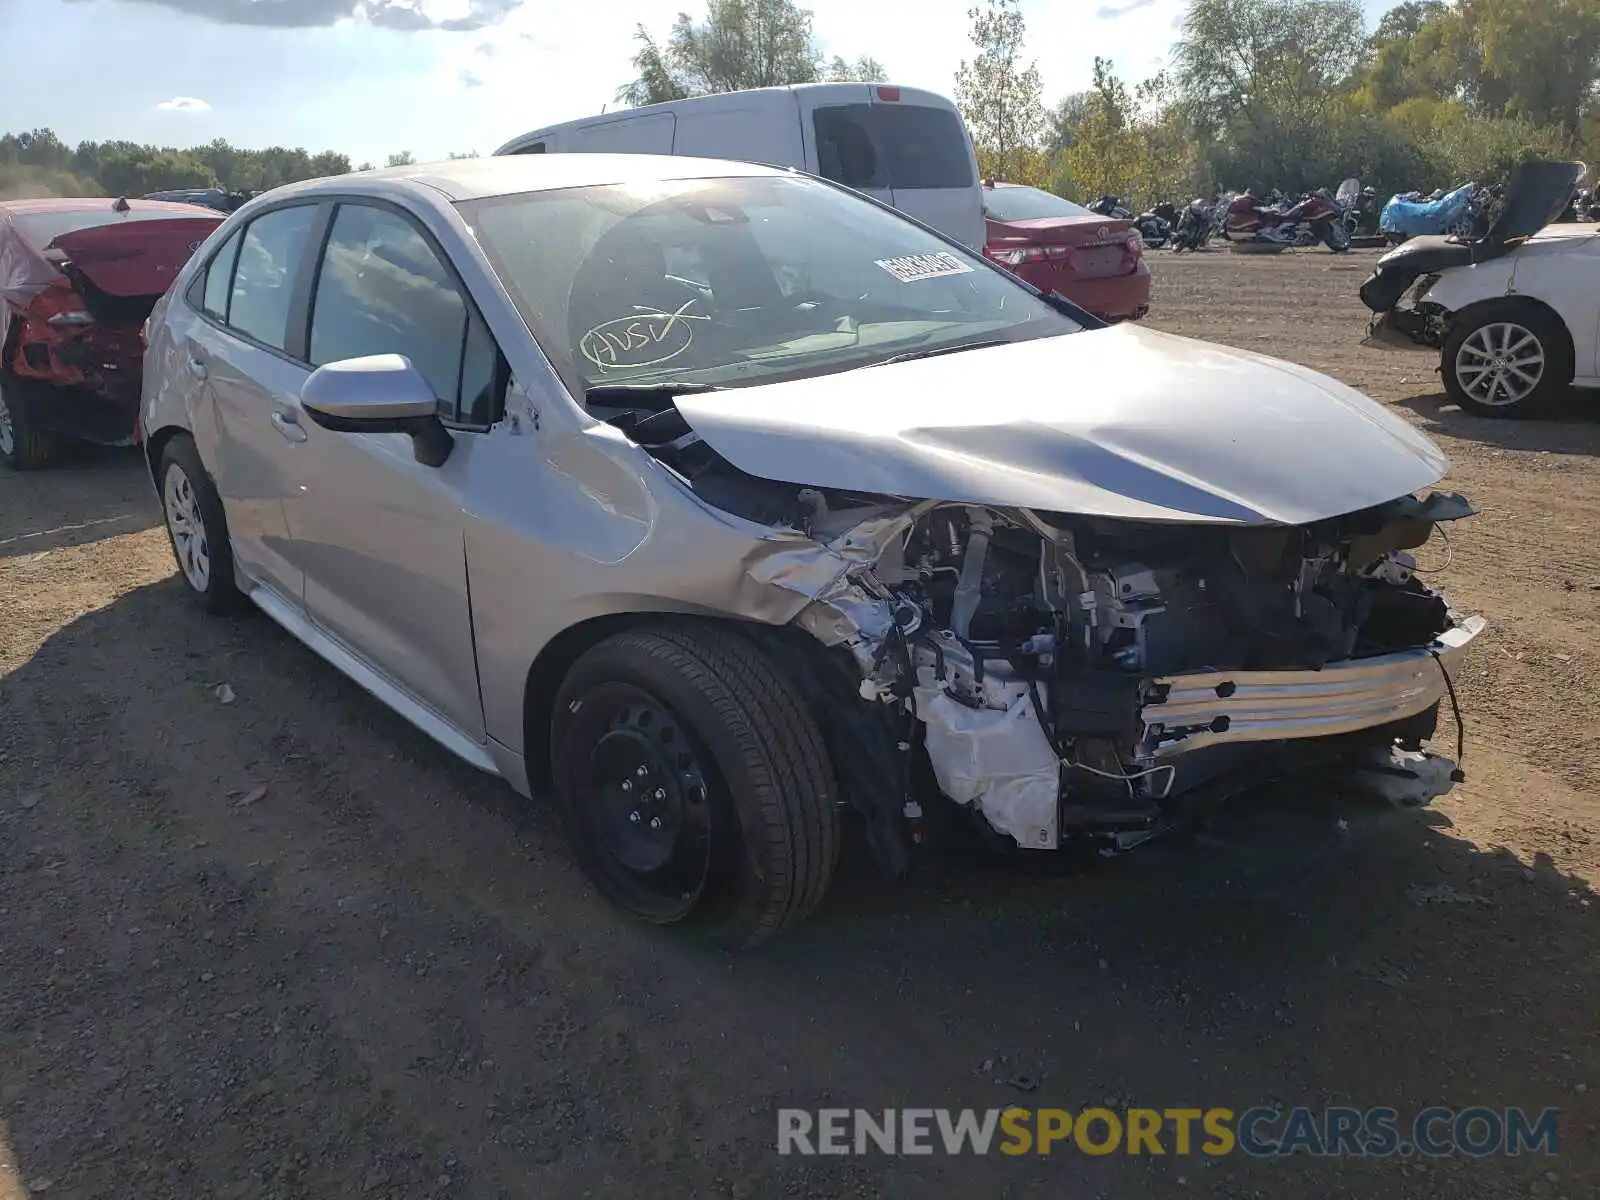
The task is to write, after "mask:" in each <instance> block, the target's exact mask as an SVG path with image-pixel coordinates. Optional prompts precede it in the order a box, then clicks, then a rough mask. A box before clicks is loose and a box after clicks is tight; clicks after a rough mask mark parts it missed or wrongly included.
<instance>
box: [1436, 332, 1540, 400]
mask: <svg viewBox="0 0 1600 1200" xmlns="http://www.w3.org/2000/svg"><path fill="white" fill-rule="evenodd" d="M1455 367H1456V378H1457V379H1459V380H1460V381H1461V387H1462V390H1464V391H1465V392H1466V393H1467V395H1469V396H1471V397H1472V398H1473V399H1474V400H1476V401H1477V402H1478V403H1479V404H1484V405H1489V406H1492V407H1496V408H1500V407H1504V406H1506V405H1509V404H1520V403H1521V402H1522V401H1524V400H1526V399H1527V398H1528V397H1529V396H1531V395H1532V394H1533V391H1534V389H1535V388H1537V387H1538V386H1539V381H1540V380H1542V379H1543V378H1544V369H1545V357H1544V346H1543V345H1542V344H1540V342H1539V339H1538V338H1537V337H1535V336H1534V335H1533V333H1532V332H1531V331H1529V330H1528V329H1526V328H1524V327H1523V326H1521V325H1518V324H1517V323H1516V322H1514V321H1493V322H1490V323H1489V324H1487V325H1484V326H1482V327H1481V328H1478V329H1475V330H1473V331H1472V333H1471V334H1469V335H1468V336H1467V339H1466V340H1465V341H1464V342H1462V343H1461V349H1459V350H1457V351H1456V363H1455Z"/></svg>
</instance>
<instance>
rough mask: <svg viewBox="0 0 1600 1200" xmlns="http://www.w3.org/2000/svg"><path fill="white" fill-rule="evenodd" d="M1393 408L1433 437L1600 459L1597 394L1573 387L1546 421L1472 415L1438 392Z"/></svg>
mask: <svg viewBox="0 0 1600 1200" xmlns="http://www.w3.org/2000/svg"><path fill="white" fill-rule="evenodd" d="M1398 403H1399V404H1400V405H1401V406H1402V407H1404V408H1409V409H1410V410H1411V411H1412V412H1414V413H1416V414H1417V415H1418V416H1419V417H1421V418H1422V425H1423V428H1424V429H1426V430H1427V431H1428V432H1429V433H1432V434H1437V435H1443V436H1446V437H1453V438H1461V439H1462V440H1464V441H1471V442H1481V443H1482V444H1483V445H1486V446H1498V447H1500V448H1501V449H1504V450H1532V451H1539V452H1546V453H1550V454H1591V455H1592V454H1600V393H1596V392H1592V391H1581V390H1579V389H1577V388H1574V389H1572V390H1571V391H1569V392H1568V393H1567V395H1566V396H1564V397H1563V398H1562V400H1561V403H1560V404H1559V405H1558V406H1557V408H1556V409H1555V411H1554V412H1553V413H1552V414H1551V416H1550V417H1549V418H1539V419H1525V420H1496V419H1493V418H1488V417H1475V416H1472V415H1471V414H1470V413H1465V412H1462V411H1461V409H1460V408H1458V407H1457V406H1456V403H1455V401H1454V400H1452V399H1450V397H1449V396H1446V395H1445V394H1444V393H1442V392H1437V393H1427V394H1424V395H1420V396H1407V397H1406V398H1405V399H1403V400H1401V401H1399V402H1398Z"/></svg>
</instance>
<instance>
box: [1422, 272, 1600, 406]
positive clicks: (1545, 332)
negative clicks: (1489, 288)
mask: <svg viewBox="0 0 1600 1200" xmlns="http://www.w3.org/2000/svg"><path fill="white" fill-rule="evenodd" d="M1535 360H1536V361H1535ZM1480 366H1482V367H1483V368H1484V369H1483V370H1477V368H1478V367H1480ZM1535 367H1536V368H1537V369H1535ZM1439 371H1440V374H1441V375H1442V376H1443V379H1444V387H1445V391H1446V392H1447V393H1448V394H1449V396H1450V399H1452V400H1454V401H1455V402H1456V403H1457V404H1459V405H1460V406H1461V408H1462V410H1463V411H1464V412H1469V413H1471V414H1472V415H1473V416H1477V417H1503V418H1516V417H1528V416H1537V415H1539V414H1540V413H1543V412H1546V411H1548V410H1549V409H1550V408H1551V407H1552V405H1553V404H1554V403H1555V401H1556V400H1557V399H1559V398H1560V397H1561V396H1562V395H1564V394H1565V392H1566V390H1567V389H1568V388H1569V387H1570V386H1571V385H1572V378H1573V349H1572V336H1571V334H1569V333H1568V332H1567V327H1566V325H1565V324H1563V323H1562V321H1561V318H1559V317H1558V316H1556V315H1555V314H1554V313H1552V312H1550V311H1549V310H1548V309H1545V308H1541V307H1540V306H1538V305H1535V304H1530V303H1528V302H1526V301H1521V300H1497V301H1493V302H1491V303H1488V304H1481V305H1478V306H1476V307H1474V308H1470V309H1468V310H1466V311H1465V312H1463V313H1460V314H1458V315H1457V317H1456V319H1455V320H1454V321H1453V322H1452V323H1451V327H1450V333H1449V335H1448V336H1447V337H1446V338H1445V342H1444V350H1443V353H1442V354H1441V356H1440V363H1439ZM1530 374H1531V375H1532V376H1533V378H1532V382H1531V383H1530V382H1529V376H1530Z"/></svg>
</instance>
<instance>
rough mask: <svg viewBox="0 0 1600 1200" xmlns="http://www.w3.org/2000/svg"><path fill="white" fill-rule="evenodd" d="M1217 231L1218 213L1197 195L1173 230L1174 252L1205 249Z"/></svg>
mask: <svg viewBox="0 0 1600 1200" xmlns="http://www.w3.org/2000/svg"><path fill="white" fill-rule="evenodd" d="M1216 231H1217V221H1216V214H1215V213H1214V211H1213V209H1212V206H1211V205H1209V204H1207V203H1206V202H1205V200H1204V199H1202V198H1199V197H1196V198H1195V199H1194V200H1193V201H1191V202H1190V204H1189V206H1188V207H1187V208H1185V209H1184V210H1183V215H1182V216H1180V217H1179V218H1178V225H1177V228H1176V229H1174V230H1173V232H1172V252H1173V253H1174V254H1181V253H1182V252H1183V251H1185V250H1200V249H1203V248H1204V247H1205V246H1206V245H1207V244H1208V243H1209V242H1210V241H1211V236H1212V234H1214V233H1215V232H1216Z"/></svg>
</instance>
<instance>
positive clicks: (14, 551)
mask: <svg viewBox="0 0 1600 1200" xmlns="http://www.w3.org/2000/svg"><path fill="white" fill-rule="evenodd" d="M160 520H161V513H160V509H159V508H158V507H157V504H156V500H155V494H154V493H153V492H152V491H151V487H150V476H149V474H148V472H147V471H146V470H145V465H144V458H143V455H142V454H141V452H140V451H139V450H137V449H116V450H112V449H105V448H102V447H98V446H84V447H80V448H76V449H75V451H74V453H73V455H72V456H71V457H70V458H69V459H68V460H66V461H65V462H63V463H61V464H60V465H59V466H55V467H52V468H49V469H47V470H43V471H12V470H8V469H7V468H5V467H0V558H10V557H14V556H17V555H24V554H39V553H42V552H44V551H46V550H57V549H60V548H61V547H63V546H81V545H83V544H85V543H88V542H96V541H99V540H100V539H101V538H107V537H115V536H116V535H117V534H120V533H135V532H137V531H139V530H141V529H149V528H151V527H153V526H154V525H156V524H157V523H158V522H159V521H160Z"/></svg>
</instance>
